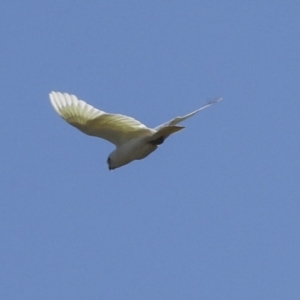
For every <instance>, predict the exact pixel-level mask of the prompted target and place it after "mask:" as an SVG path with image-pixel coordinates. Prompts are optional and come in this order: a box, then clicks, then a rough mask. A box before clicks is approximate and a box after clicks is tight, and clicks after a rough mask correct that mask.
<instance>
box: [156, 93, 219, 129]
mask: <svg viewBox="0 0 300 300" xmlns="http://www.w3.org/2000/svg"><path fill="white" fill-rule="evenodd" d="M221 100H222V98H218V99H215V100H213V101H210V102H208V103H207V104H205V105H204V106H202V107H200V108H199V109H197V110H195V111H193V112H191V113H189V114H187V115H185V116H183V117H177V118H174V119H172V120H170V121H169V122H166V123H164V124H161V125H159V126H157V127H156V128H155V130H159V129H161V128H163V127H165V126H174V125H176V124H178V123H180V122H182V121H184V120H186V119H187V118H189V117H191V116H193V115H195V114H196V113H197V112H199V111H200V110H202V109H205V108H207V107H209V106H211V105H212V104H215V103H217V102H220V101H221Z"/></svg>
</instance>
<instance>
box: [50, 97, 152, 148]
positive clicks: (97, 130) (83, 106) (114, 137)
mask: <svg viewBox="0 0 300 300" xmlns="http://www.w3.org/2000/svg"><path fill="white" fill-rule="evenodd" d="M49 96H50V101H51V104H52V106H53V108H54V109H55V111H56V112H57V113H58V114H59V115H60V116H61V117H62V118H63V119H65V120H66V121H67V122H68V123H69V124H71V125H73V126H74V127H76V128H78V129H79V130H80V131H82V132H83V133H86V134H88V135H91V136H96V137H100V138H102V139H105V140H108V141H109V142H111V143H113V144H115V145H116V146H119V145H121V144H123V143H124V142H126V141H128V140H130V139H132V138H136V137H140V136H147V135H152V134H153V133H154V132H155V131H154V130H153V129H150V128H148V127H146V126H145V125H144V124H142V123H140V122H139V121H137V120H135V119H134V118H131V117H128V116H124V115H119V114H109V113H106V112H104V111H102V110H99V109H96V108H95V107H93V106H91V105H89V104H87V103H86V102H84V101H83V100H79V99H78V98H77V97H76V96H75V95H69V94H67V93H59V92H51V93H50V94H49Z"/></svg>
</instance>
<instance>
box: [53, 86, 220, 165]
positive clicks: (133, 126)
mask: <svg viewBox="0 0 300 300" xmlns="http://www.w3.org/2000/svg"><path fill="white" fill-rule="evenodd" d="M49 96H50V101H51V104H52V106H53V108H54V109H55V111H56V112H57V113H58V114H59V115H60V116H61V117H62V118H63V119H65V120H66V121H67V122H68V123H69V124H71V125H73V126H74V127H76V128H78V129H79V130H80V131H82V132H83V133H86V134H88V135H91V136H96V137H100V138H102V139H105V140H108V141H109V142H111V143H113V144H115V145H116V149H115V150H114V151H113V152H112V153H111V154H110V155H109V157H108V159H107V163H108V166H109V169H110V170H113V169H115V168H118V167H121V166H123V165H125V164H128V163H130V162H131V161H133V160H136V159H142V158H145V157H146V156H148V155H149V154H150V153H151V152H153V151H154V150H155V149H156V148H157V147H158V145H160V144H162V143H163V142H164V140H165V139H166V138H167V137H168V136H169V135H171V134H173V133H176V132H178V131H180V130H182V129H183V128H184V127H182V126H177V124H178V123H180V122H182V121H183V120H185V119H187V118H189V117H191V116H193V115H194V114H196V113H197V112H199V111H200V110H202V109H204V108H207V107H208V106H210V105H212V104H214V103H217V102H219V101H221V100H222V98H219V99H216V100H214V101H211V102H209V103H207V104H206V105H204V106H202V107H201V108H199V109H197V110H195V111H193V112H191V113H190V114H187V115H185V116H183V117H177V118H174V119H172V120H171V121H169V122H166V123H164V124H162V125H160V126H157V127H156V128H154V129H152V128H148V127H147V126H145V125H144V124H142V123H141V122H139V121H137V120H135V119H134V118H131V117H128V116H124V115H120V114H110V113H106V112H104V111H102V110H99V109H96V108H94V107H93V106H91V105H89V104H87V103H86V102H84V101H83V100H79V99H78V98H77V97H76V96H75V95H70V94H67V93H60V92H51V93H50V95H49Z"/></svg>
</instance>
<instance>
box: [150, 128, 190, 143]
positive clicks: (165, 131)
mask: <svg viewBox="0 0 300 300" xmlns="http://www.w3.org/2000/svg"><path fill="white" fill-rule="evenodd" d="M184 128H185V127H183V126H165V127H162V128H161V129H159V130H158V131H157V132H156V133H154V134H153V135H152V136H150V137H149V142H151V141H155V140H158V139H160V138H162V140H165V139H166V138H167V137H168V136H170V135H171V134H174V133H176V132H178V131H180V130H182V129H184Z"/></svg>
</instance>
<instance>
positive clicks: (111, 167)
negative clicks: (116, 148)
mask: <svg viewBox="0 0 300 300" xmlns="http://www.w3.org/2000/svg"><path fill="white" fill-rule="evenodd" d="M107 165H108V169H109V171H112V170H114V169H115V168H116V167H115V166H114V162H113V160H112V158H111V157H110V156H109V157H108V158H107Z"/></svg>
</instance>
